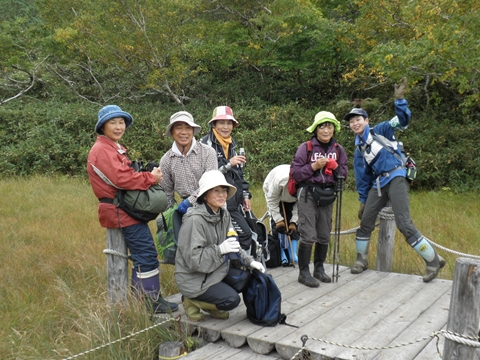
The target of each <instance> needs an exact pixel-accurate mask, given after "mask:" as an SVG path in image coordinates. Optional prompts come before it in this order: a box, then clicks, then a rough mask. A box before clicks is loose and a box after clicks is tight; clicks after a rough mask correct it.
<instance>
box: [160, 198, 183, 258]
mask: <svg viewBox="0 0 480 360" xmlns="http://www.w3.org/2000/svg"><path fill="white" fill-rule="evenodd" d="M177 208H178V205H177V204H175V205H174V206H173V207H171V208H170V209H168V210H167V211H165V212H164V213H163V214H162V215H161V216H159V217H158V218H157V237H156V245H157V251H158V254H159V255H160V258H161V259H162V264H170V265H175V255H176V253H177V246H178V233H179V232H180V227H181V225H182V218H183V214H182V213H181V212H179V211H178V210H177Z"/></svg>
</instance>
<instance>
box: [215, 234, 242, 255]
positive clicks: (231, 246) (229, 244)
mask: <svg viewBox="0 0 480 360" xmlns="http://www.w3.org/2000/svg"><path fill="white" fill-rule="evenodd" d="M219 248H220V253H221V254H222V255H225V254H228V253H232V252H239V251H240V243H239V242H238V241H237V239H235V238H234V237H230V238H228V239H226V240H225V241H224V242H223V243H221V244H220V245H219Z"/></svg>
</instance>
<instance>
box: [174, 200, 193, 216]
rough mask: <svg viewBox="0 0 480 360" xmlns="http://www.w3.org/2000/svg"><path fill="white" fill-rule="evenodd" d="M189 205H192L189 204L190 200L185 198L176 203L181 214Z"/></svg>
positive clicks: (185, 211) (184, 212)
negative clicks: (178, 203)
mask: <svg viewBox="0 0 480 360" xmlns="http://www.w3.org/2000/svg"><path fill="white" fill-rule="evenodd" d="M191 206H192V204H190V201H188V199H185V200H183V201H182V202H181V203H180V205H178V208H177V210H178V211H179V212H180V213H182V214H186V213H187V210H188V208H189V207H191Z"/></svg>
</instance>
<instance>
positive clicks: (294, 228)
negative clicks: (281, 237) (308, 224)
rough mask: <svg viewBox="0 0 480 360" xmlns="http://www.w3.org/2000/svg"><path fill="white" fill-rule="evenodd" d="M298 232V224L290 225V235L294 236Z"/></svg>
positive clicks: (292, 223)
mask: <svg viewBox="0 0 480 360" xmlns="http://www.w3.org/2000/svg"><path fill="white" fill-rule="evenodd" d="M296 231H297V224H295V223H294V222H291V223H290V225H288V235H292V233H294V232H296Z"/></svg>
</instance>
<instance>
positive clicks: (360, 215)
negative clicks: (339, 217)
mask: <svg viewBox="0 0 480 360" xmlns="http://www.w3.org/2000/svg"><path fill="white" fill-rule="evenodd" d="M364 210H365V204H364V203H360V209H359V210H358V220H362V216H363V211H364Z"/></svg>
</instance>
